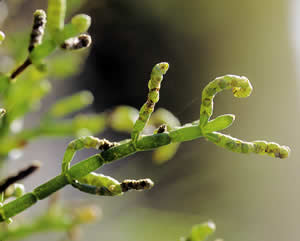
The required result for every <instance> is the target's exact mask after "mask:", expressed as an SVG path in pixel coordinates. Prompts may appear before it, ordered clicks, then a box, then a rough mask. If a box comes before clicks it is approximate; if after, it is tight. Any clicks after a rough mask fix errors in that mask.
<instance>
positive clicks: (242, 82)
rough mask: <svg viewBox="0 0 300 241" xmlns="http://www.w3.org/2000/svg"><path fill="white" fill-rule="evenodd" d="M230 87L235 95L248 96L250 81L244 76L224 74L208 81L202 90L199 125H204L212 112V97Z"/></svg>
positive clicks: (250, 88) (250, 89) (250, 87)
mask: <svg viewBox="0 0 300 241" xmlns="http://www.w3.org/2000/svg"><path fill="white" fill-rule="evenodd" d="M228 89H232V93H233V95H234V96H235V97H238V98H244V97H248V96H249V95H250V94H251V92H252V86H251V83H250V81H249V80H248V79H247V78H246V77H244V76H237V75H225V76H222V77H218V78H216V79H215V80H213V81H212V82H210V83H209V84H208V85H207V86H206V87H205V88H204V90H203V92H202V104H201V108H200V123H199V125H200V127H204V126H205V125H206V124H207V122H208V121H209V118H210V117H211V115H212V113H213V105H214V103H213V99H214V97H215V95H216V94H217V93H219V92H221V91H222V90H228Z"/></svg>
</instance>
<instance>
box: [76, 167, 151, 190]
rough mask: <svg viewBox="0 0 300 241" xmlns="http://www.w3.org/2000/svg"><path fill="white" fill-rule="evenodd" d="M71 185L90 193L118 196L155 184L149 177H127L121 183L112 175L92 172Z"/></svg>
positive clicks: (145, 188)
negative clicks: (137, 178)
mask: <svg viewBox="0 0 300 241" xmlns="http://www.w3.org/2000/svg"><path fill="white" fill-rule="evenodd" d="M71 185H72V186H73V187H75V188H77V189H79V190H80V191H82V192H86V193H89V194H95V195H100V196H116V195H122V194H123V193H124V192H128V191H129V190H147V189H151V188H152V187H153V185H154V184H153V182H152V181H151V180H150V179H149V178H146V179H139V180H131V179H126V180H124V181H123V182H121V183H120V182H119V181H117V180H116V179H114V178H112V177H109V176H105V175H103V174H98V173H94V172H91V173H89V174H88V175H86V176H84V177H81V178H79V179H78V180H73V181H72V183H71Z"/></svg>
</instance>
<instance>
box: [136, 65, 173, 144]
mask: <svg viewBox="0 0 300 241" xmlns="http://www.w3.org/2000/svg"><path fill="white" fill-rule="evenodd" d="M168 69H169V64H168V63H165V62H163V63H159V64H156V65H155V66H154V68H153V69H152V72H151V76H150V80H149V83H148V88H149V93H148V98H147V101H146V103H145V104H144V105H143V106H142V108H141V109H140V113H139V117H138V119H137V121H136V122H135V124H134V126H133V131H132V133H131V138H132V140H133V142H134V143H136V142H137V140H138V139H139V136H140V134H141V132H142V131H143V130H144V128H145V126H146V124H147V123H148V121H149V118H150V116H151V114H152V112H153V111H154V107H155V104H156V103H157V102H158V100H159V90H160V84H161V81H162V80H163V75H164V74H166V72H167V71H168Z"/></svg>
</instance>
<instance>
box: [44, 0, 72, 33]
mask: <svg viewBox="0 0 300 241" xmlns="http://www.w3.org/2000/svg"><path fill="white" fill-rule="evenodd" d="M66 10H67V3H66V0H48V9H47V14H48V28H49V32H50V33H51V34H52V35H55V34H56V33H57V32H58V31H61V30H62V29H63V28H64V23H65V15H66Z"/></svg>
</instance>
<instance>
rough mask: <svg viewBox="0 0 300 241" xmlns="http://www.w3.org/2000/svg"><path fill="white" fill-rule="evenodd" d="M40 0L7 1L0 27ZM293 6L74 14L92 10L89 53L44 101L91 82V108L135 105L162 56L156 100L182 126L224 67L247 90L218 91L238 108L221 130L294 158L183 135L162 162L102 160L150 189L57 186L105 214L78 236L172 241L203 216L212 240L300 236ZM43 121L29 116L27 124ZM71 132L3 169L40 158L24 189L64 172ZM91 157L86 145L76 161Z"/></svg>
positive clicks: (239, 4) (130, 3) (220, 108)
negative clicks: (102, 191) (118, 193)
mask: <svg viewBox="0 0 300 241" xmlns="http://www.w3.org/2000/svg"><path fill="white" fill-rule="evenodd" d="M19 3H20V4H19ZM83 3H84V2H83ZM46 4H47V1H46V0H43V1H37V0H35V1H29V0H27V1H25V0H23V1H21V0H9V1H8V0H7V1H2V2H1V3H0V10H1V12H2V13H1V14H0V22H1V28H2V30H3V31H4V32H5V33H6V34H7V35H9V32H15V31H18V30H19V29H20V30H21V29H22V28H24V26H31V22H32V17H31V16H32V13H33V11H34V10H35V9H37V8H44V9H45V8H46ZM299 10H300V3H299V1H297V0H289V1H287V0H252V1H238V0H226V1H204V0H189V1H180V0H164V1H158V0H151V1H149V0H145V1H138V0H127V1H116V0H100V1H91V0H90V1H88V0H87V1H85V3H84V4H83V5H82V7H81V8H80V9H78V13H81V12H82V13H87V14H89V15H91V17H92V21H93V23H92V28H91V29H90V31H89V33H90V34H91V36H92V38H93V41H94V42H93V45H92V48H91V50H90V55H89V57H88V59H87V62H86V63H85V65H83V66H82V72H81V73H80V74H79V75H78V76H77V77H76V78H72V79H68V80H66V79H53V80H52V81H53V83H54V84H53V86H54V91H53V92H52V94H51V96H49V97H48V99H47V100H46V102H45V103H44V104H45V106H49V105H50V104H51V103H52V102H53V100H54V99H55V98H58V97H61V96H64V95H69V94H71V93H74V92H76V91H78V90H81V89H89V90H91V91H92V92H93V93H94V95H95V97H96V99H95V104H94V106H93V108H92V109H90V110H88V111H95V112H101V111H104V110H107V109H110V108H112V107H114V106H115V105H119V104H127V105H132V106H134V107H136V108H140V106H141V105H142V104H143V103H144V101H145V99H146V94H147V81H148V79H149V74H150V72H151V69H152V66H153V65H154V64H156V63H158V62H161V61H168V62H169V63H170V69H169V71H168V73H167V75H166V77H165V79H164V81H163V86H162V89H161V99H160V102H159V103H158V105H157V107H164V108H167V109H169V110H170V111H172V112H173V113H174V114H175V115H176V116H177V117H178V118H179V119H180V121H181V122H182V123H186V122H190V121H192V120H195V119H197V118H199V108H200V99H201V91H202V89H203V87H204V86H205V85H206V84H207V83H208V82H209V81H211V80H212V79H213V78H215V77H217V76H220V75H224V74H237V75H245V76H247V77H248V78H249V79H250V81H251V83H252V85H253V87H254V91H253V94H252V95H251V97H249V98H247V99H235V98H234V97H233V96H232V94H231V93H230V92H225V93H222V94H220V95H218V96H217V97H216V99H215V109H214V110H215V112H214V113H215V115H219V114H224V113H233V114H235V115H236V121H235V123H234V124H233V126H232V127H230V129H228V130H226V131H225V133H230V134H231V135H232V136H235V137H237V138H241V139H243V140H249V141H251V140H257V139H265V140H269V141H275V142H278V143H280V144H285V145H289V146H290V147H291V149H292V156H291V158H289V159H287V160H279V159H273V158H270V157H267V156H257V155H242V154H236V153H232V152H229V151H226V150H224V149H222V148H219V147H216V146H215V145H213V144H212V143H208V142H206V141H205V140H202V139H201V140H198V141H192V142H188V143H183V144H182V145H181V146H180V149H179V151H178V153H177V155H176V156H175V158H173V160H171V161H169V162H168V163H166V164H164V165H162V166H157V165H155V164H153V163H152V161H151V152H148V153H142V154H140V153H139V154H137V155H134V156H132V157H130V158H127V159H125V160H121V161H118V162H116V163H113V164H111V165H107V166H105V167H104V168H102V169H101V172H103V173H104V174H108V175H111V176H113V177H115V178H117V179H120V180H122V179H124V178H143V177H149V178H152V179H153V180H154V181H155V183H156V186H155V188H153V189H152V190H150V191H147V192H138V193H134V192H131V193H127V194H125V195H124V196H122V197H116V198H105V197H104V198H103V197H94V196H91V195H88V194H84V193H80V192H78V191H76V190H75V189H72V188H71V187H67V188H64V189H63V191H61V192H60V194H61V197H62V198H63V199H65V200H67V201H66V202H70V203H75V204H76V203H77V202H92V203H96V204H97V205H99V206H100V207H101V208H102V212H103V215H102V219H101V220H99V222H97V223H94V224H91V225H86V226H85V227H84V229H83V238H82V240H103V241H104V240H114V241H140V240H143V241H158V240H164V241H171V240H172V241H174V240H178V238H179V237H180V236H182V235H185V234H187V232H188V231H189V230H190V227H191V226H192V225H193V224H195V223H201V222H204V221H207V220H209V219H211V220H213V221H214V222H215V223H216V225H217V233H216V236H215V238H223V239H224V240H225V241H226V240H227V241H240V240H243V241H253V240H264V241H277V240H278V241H279V240H298V239H299V236H300V229H299V214H300V205H299V201H298V200H299V199H300V192H299V190H300V189H299V185H300V175H299V174H298V173H299V171H298V170H300V163H299V161H298V156H299V155H300V153H299V150H298V149H297V146H298V145H299V144H298V140H299V138H300V130H299V124H298V123H299V118H300V112H299V107H298V105H299V94H298V93H299V91H300V90H299V88H300V85H299V81H300V71H299V67H298V66H299V65H300V63H299V61H300V32H299V24H298V23H299V21H300V19H299V18H300V17H299V14H298V13H299ZM4 13H6V14H7V17H6V16H5V14H4ZM2 68H3V67H2ZM38 118H39V113H35V114H33V115H31V119H28V120H26V123H27V124H28V123H30V122H31V121H37V120H38ZM101 137H105V138H108V139H110V140H114V141H117V140H120V139H123V138H125V137H126V136H125V135H117V134H116V133H112V132H110V131H107V132H105V133H103V134H102V135H101ZM70 140H71V139H59V140H57V139H55V140H51V139H50V140H49V139H44V140H39V141H36V142H33V143H31V144H30V145H29V146H28V148H27V149H26V151H25V153H24V155H23V156H22V157H21V158H19V159H17V160H12V161H10V162H9V167H8V170H13V169H14V166H15V165H21V164H19V163H22V166H24V165H25V163H27V162H31V161H32V160H34V159H37V160H41V161H42V162H43V167H42V168H41V170H40V171H39V172H38V173H37V174H35V175H34V176H32V177H31V178H28V179H27V180H26V182H25V184H26V186H27V189H28V190H31V189H32V188H34V187H35V186H37V185H38V184H40V183H42V182H44V181H46V180H48V179H49V178H51V177H53V176H54V175H56V174H57V173H59V169H60V161H61V158H62V156H63V153H64V150H65V148H66V146H67V143H68V142H69V141H70ZM90 154H91V152H89V151H82V152H80V153H79V154H78V155H77V156H76V159H77V160H82V159H83V158H84V157H87V156H88V155H90ZM45 205H46V201H43V202H41V203H40V204H38V205H37V206H39V208H36V207H33V208H31V209H29V211H26V213H25V215H28V216H31V215H36V214H38V213H39V212H40V211H41V210H42V209H43V207H45ZM41 237H43V240H59V239H60V237H62V234H56V233H55V234H54V233H50V234H48V235H47V236H45V235H43V236H35V237H34V238H31V239H28V240H41Z"/></svg>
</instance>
